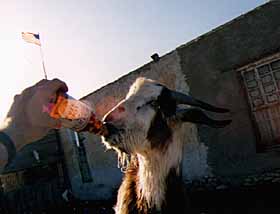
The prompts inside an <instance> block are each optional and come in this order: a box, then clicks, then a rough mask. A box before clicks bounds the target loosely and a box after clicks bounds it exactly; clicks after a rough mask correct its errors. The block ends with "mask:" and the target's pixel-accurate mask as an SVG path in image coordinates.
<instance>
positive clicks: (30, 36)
mask: <svg viewBox="0 0 280 214" xmlns="http://www.w3.org/2000/svg"><path fill="white" fill-rule="evenodd" d="M21 35H22V38H23V40H24V41H26V42H29V43H33V44H35V45H39V46H41V42H40V36H39V34H35V33H30V32H22V33H21Z"/></svg>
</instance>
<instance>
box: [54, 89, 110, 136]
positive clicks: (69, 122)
mask: <svg viewBox="0 0 280 214" xmlns="http://www.w3.org/2000/svg"><path fill="white" fill-rule="evenodd" d="M49 114H50V116H51V117H53V118H55V119H59V120H60V121H61V122H62V123H61V126H62V127H65V128H70V129H72V130H74V131H76V132H84V131H88V132H92V133H94V134H97V135H102V134H104V132H105V131H106V130H105V129H106V128H105V126H103V123H102V122H101V121H100V120H99V119H97V117H96V115H95V114H94V112H93V110H92V108H91V107H90V106H89V105H87V104H85V103H84V102H82V101H80V100H76V99H75V98H73V97H71V96H69V95H68V94H65V93H58V95H57V98H56V101H55V102H54V103H51V104H50V112H49Z"/></svg>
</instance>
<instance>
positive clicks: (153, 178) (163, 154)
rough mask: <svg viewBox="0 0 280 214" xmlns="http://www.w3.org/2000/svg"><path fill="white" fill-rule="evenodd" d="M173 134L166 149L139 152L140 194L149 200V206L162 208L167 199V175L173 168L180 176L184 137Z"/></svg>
mask: <svg viewBox="0 0 280 214" xmlns="http://www.w3.org/2000/svg"><path fill="white" fill-rule="evenodd" d="M174 134H175V133H174ZM178 136H180V135H176V134H175V135H173V137H172V139H170V142H167V143H168V147H167V148H165V150H162V149H160V148H157V149H153V150H151V151H149V152H147V153H145V154H141V155H140V154H137V156H138V161H139V171H138V178H139V187H138V196H140V198H143V199H144V200H146V201H147V203H148V206H149V207H156V209H157V210H160V207H161V206H162V203H163V202H164V201H165V193H166V190H167V177H168V175H169V173H170V170H171V169H175V171H176V176H180V164H181V160H182V147H183V145H182V139H180V138H179V137H178Z"/></svg>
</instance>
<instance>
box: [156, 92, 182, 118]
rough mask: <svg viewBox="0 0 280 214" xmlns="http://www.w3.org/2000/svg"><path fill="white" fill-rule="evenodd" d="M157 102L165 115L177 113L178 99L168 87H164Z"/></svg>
mask: <svg viewBox="0 0 280 214" xmlns="http://www.w3.org/2000/svg"><path fill="white" fill-rule="evenodd" d="M157 102H158V105H159V109H160V111H161V112H162V113H163V115H164V116H165V117H170V116H173V115H175V113H176V108H177V104H176V101H175V100H174V99H173V98H172V96H171V91H170V90H169V89H168V88H165V87H163V89H162V91H161V94H160V96H159V97H158V100H157Z"/></svg>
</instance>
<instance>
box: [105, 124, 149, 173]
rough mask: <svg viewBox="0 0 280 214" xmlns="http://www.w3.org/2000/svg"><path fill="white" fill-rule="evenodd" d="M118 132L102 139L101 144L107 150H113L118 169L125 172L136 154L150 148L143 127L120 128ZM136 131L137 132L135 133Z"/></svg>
mask: <svg viewBox="0 0 280 214" xmlns="http://www.w3.org/2000/svg"><path fill="white" fill-rule="evenodd" d="M119 130H120V131H119V132H117V133H116V134H114V135H112V136H109V137H107V138H104V137H103V138H102V143H103V144H104V145H105V146H106V148H107V149H113V150H115V151H116V152H117V154H118V167H119V168H121V169H122V170H125V169H126V168H127V167H128V166H129V165H130V164H131V163H132V161H131V160H133V157H135V156H136V154H137V153H143V152H145V151H146V150H147V149H150V148H151V145H150V143H149V142H148V141H147V139H146V136H147V133H146V132H145V130H143V127H138V126H137V127H135V126H134V127H131V126H130V128H120V129H119ZM135 130H137V131H135Z"/></svg>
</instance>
